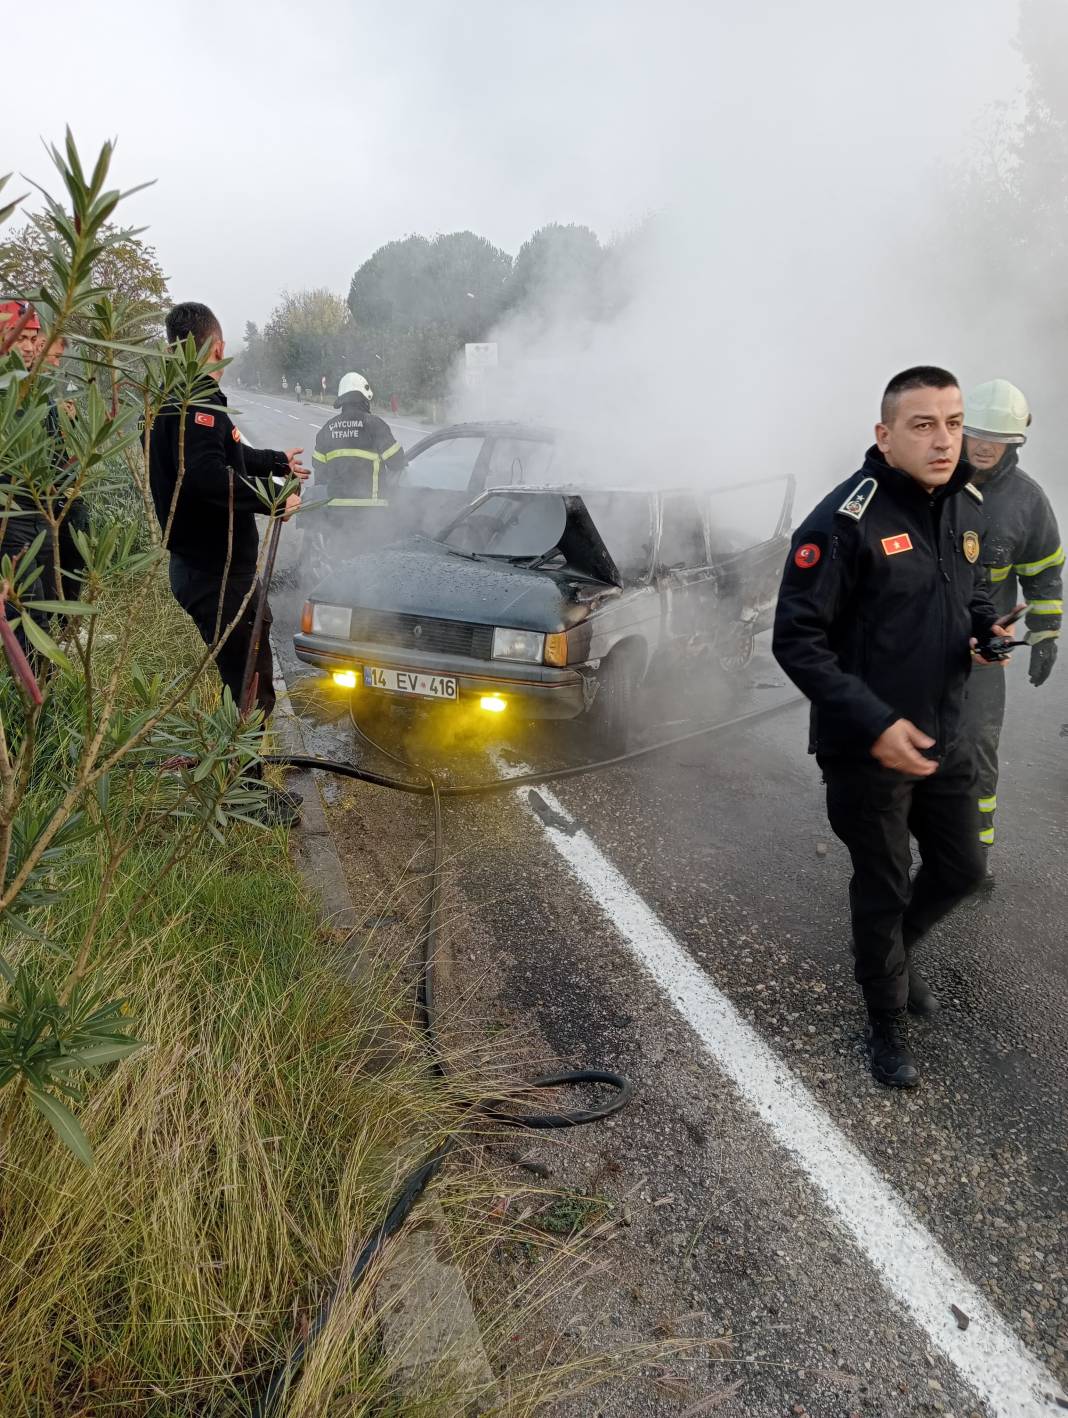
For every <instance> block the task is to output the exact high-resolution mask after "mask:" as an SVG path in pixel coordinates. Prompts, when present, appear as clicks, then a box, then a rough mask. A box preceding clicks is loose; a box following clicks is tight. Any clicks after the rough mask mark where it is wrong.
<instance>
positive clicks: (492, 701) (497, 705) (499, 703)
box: [478, 694, 508, 714]
mask: <svg viewBox="0 0 1068 1418" xmlns="http://www.w3.org/2000/svg"><path fill="white" fill-rule="evenodd" d="M478 707H479V708H480V709H485V711H486V713H487V714H503V713H504V711H505V710H506V709H507V708H508V701H507V699H502V698H501V696H500V695H499V694H484V695H483V696H482V698H481V699H480V700H479V701H478Z"/></svg>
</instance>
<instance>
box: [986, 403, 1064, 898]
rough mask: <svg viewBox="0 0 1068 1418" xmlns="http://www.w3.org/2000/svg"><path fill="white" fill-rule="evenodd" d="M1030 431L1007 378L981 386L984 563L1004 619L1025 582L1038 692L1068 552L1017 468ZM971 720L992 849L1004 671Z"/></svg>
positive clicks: (992, 674) (1054, 632)
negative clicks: (1065, 555)
mask: <svg viewBox="0 0 1068 1418" xmlns="http://www.w3.org/2000/svg"><path fill="white" fill-rule="evenodd" d="M1030 426H1031V411H1030V409H1029V408H1028V406H1027V400H1026V399H1025V398H1024V396H1023V394H1022V393H1021V392H1020V390H1019V389H1017V388H1016V386H1015V385H1014V384H1010V383H1009V382H1008V380H1007V379H991V380H990V381H989V383H986V384H980V385H979V387H978V388H977V389H973V390H972V391H971V393H970V394H969V395H968V397H967V399H966V400H965V404H964V445H965V456H966V457H967V459H968V462H969V463H970V464H971V466H972V482H973V483H974V484H975V485H976V486H977V487H978V488H979V489H980V490H981V491H982V495H983V520H984V523H985V531H984V535H983V562H984V564H985V566H986V570H987V575H988V576H989V578H990V594H991V597H992V599H993V601H994V604H995V606H996V607H997V608H998V610H999V612H1001V613H1002V614H1005V613H1007V612H1008V611H1011V609H1012V607H1013V606H1014V605H1015V603H1016V599H1017V579H1018V580H1019V590H1020V594H1021V596H1022V597H1023V598H1025V599H1026V601H1027V641H1028V643H1029V645H1030V646H1031V663H1030V667H1029V673H1030V680H1031V683H1032V684H1033V685H1035V687H1036V688H1037V687H1038V686H1039V685H1043V684H1045V682H1046V680H1047V679H1049V676H1050V672H1051V671H1052V669H1053V664H1054V661H1055V660H1056V658H1057V636H1058V635H1059V634H1060V629H1061V611H1062V608H1063V606H1062V596H1063V590H1062V586H1061V579H1062V567H1063V565H1064V547H1063V546H1062V545H1061V535H1060V532H1059V531H1058V530H1057V519H1056V517H1055V516H1054V515H1053V508H1052V507H1051V506H1050V504H1049V498H1048V497H1047V496H1046V494H1045V493H1044V492H1043V491H1042V489H1041V488H1040V487H1039V485H1038V483H1036V482H1035V481H1034V480H1033V479H1032V478H1031V477H1029V476H1028V475H1027V473H1025V472H1024V471H1023V469H1022V468H1020V467H1019V464H1018V461H1017V460H1018V457H1019V449H1020V448H1021V447H1022V446H1023V444H1024V443H1026V442H1027V430H1028V428H1030ZM1021 653H1022V652H1021ZM964 714H965V723H966V725H967V727H968V732H969V734H970V735H971V738H972V741H973V743H974V745H975V751H976V757H977V758H978V762H979V782H978V786H977V791H978V794H979V814H980V823H981V826H980V832H979V840H980V841H981V842H982V844H983V846H984V847H986V848H990V847H992V846H993V845H994V812H995V809H996V808H997V791H998V742H999V739H1000V737H1001V725H1002V723H1003V721H1004V718H1005V673H1004V666H1003V665H994V666H991V667H990V668H987V669H983V670H982V671H981V672H979V673H976V674H974V675H973V676H972V678H971V680H970V681H969V683H968V692H967V695H966V698H965V709H964ZM985 856H986V860H987V864H988V865H987V876H986V884H987V885H988V886H992V885H993V884H994V874H993V872H992V871H991V870H990V867H989V862H990V853H989V851H987V852H986V853H985Z"/></svg>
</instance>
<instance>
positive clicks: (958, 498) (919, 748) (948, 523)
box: [773, 365, 1011, 1088]
mask: <svg viewBox="0 0 1068 1418" xmlns="http://www.w3.org/2000/svg"><path fill="white" fill-rule="evenodd" d="M963 427H964V406H963V401H962V399H961V392H960V388H959V386H958V384H957V381H956V379H955V378H954V377H953V375H952V374H950V373H949V372H948V371H947V370H944V369H939V368H937V367H934V366H927V365H924V366H917V367H915V368H913V369H906V370H904V371H903V372H902V373H901V374H898V375H896V376H895V377H894V378H893V379H891V381H890V383H889V384H888V385H887V387H886V391H885V393H884V395H883V400H882V409H881V413H880V419H879V422H878V424H877V425H876V427H875V440H876V441H875V446H874V447H872V448H870V449H869V450H868V452H867V454H866V455H865V458H864V463H863V466H862V467H861V469H860V471H859V472H858V473H855V474H854V475H853V476H852V477H851V478H849V479H847V480H846V481H845V482H843V483H842V484H840V485H839V486H838V487H836V488H835V489H834V490H833V491H832V492H830V493H829V494H828V495H827V496H826V497H825V498H824V499H823V500H822V501H821V502H820V503H819V504H818V505H817V506H816V508H815V509H814V510H813V511H812V512H811V513H810V514H809V516H808V517H807V518H805V520H804V521H803V523H802V524H801V529H800V531H798V532H797V533H796V534H795V536H794V538H793V542H792V545H791V548H790V555H789V559H788V560H787V564H786V569H785V572H784V575H783V581H782V586H781V589H780V592H779V601H778V606H777V609H776V616H775V629H774V637H773V649H774V654H775V658H776V659H777V660H778V662H779V664H780V665H781V666H782V668H783V669H784V670H785V671H786V673H787V674H788V675H789V677H790V678H791V679H792V680H793V682H794V683H795V684H796V685H797V687H798V688H799V689H800V690H801V691H802V692H803V693H804V694H805V695H807V697H808V698H809V699H810V700H811V702H812V728H811V739H810V750H811V751H812V752H814V753H815V754H816V758H817V762H818V763H819V766H820V768H821V769H822V771H823V776H824V780H825V782H826V785H827V814H828V817H829V819H830V823H831V828H832V830H833V831H834V833H835V834H836V836H838V837H839V838H840V839H841V840H842V842H843V843H844V844H845V846H846V847H847V848H848V850H849V854H850V858H851V860H852V864H853V879H852V881H851V882H850V887H849V900H850V908H851V916H852V930H853V953H854V959H855V973H856V979H857V983H858V984H859V986H860V988H861V991H862V994H863V997H864V1003H865V1005H866V1008H867V1016H868V1017H867V1027H866V1031H865V1040H866V1046H867V1052H868V1058H869V1062H870V1065H871V1071H872V1074H873V1075H874V1077H875V1078H876V1079H877V1080H878V1081H879V1082H880V1083H883V1084H887V1085H889V1086H894V1087H902V1088H911V1087H913V1086H914V1085H915V1084H916V1083H917V1082H918V1081H919V1070H918V1068H917V1066H916V1060H915V1057H914V1055H913V1053H912V1049H911V1045H910V1040H909V1032H908V1015H907V1009H908V1008H911V1009H912V1010H913V1012H915V1013H920V1014H930V1013H933V1012H934V1011H935V1010H936V1009H937V1008H938V1004H937V1000H936V999H935V997H934V995H933V992H932V991H931V989H930V988H929V986H928V985H927V984H926V982H925V981H924V980H923V978H922V977H921V976H920V974H919V973H918V971H917V970H916V968H915V965H914V963H913V951H914V949H915V947H916V945H917V943H918V942H919V940H920V939H921V938H922V937H923V936H924V934H925V933H926V932H927V931H928V930H929V929H930V928H931V926H933V925H934V924H935V922H936V921H938V920H940V919H941V918H942V917H943V916H945V915H946V914H947V912H949V911H950V910H952V909H953V907H954V906H956V905H957V904H958V902H959V901H961V900H962V899H963V898H964V897H965V896H967V895H968V894H969V893H971V892H972V891H974V890H975V889H976V888H977V887H978V885H979V883H980V882H981V880H982V876H983V859H982V851H981V848H980V846H979V838H978V807H977V803H976V796H975V776H976V775H975V764H974V758H973V756H972V754H971V752H970V750H969V747H968V745H967V744H966V743H965V742H964V741H963V740H962V734H961V705H962V701H963V697H964V687H965V683H966V681H967V679H968V674H969V671H970V668H971V663H972V661H973V660H976V661H978V662H980V663H986V659H985V657H984V656H983V654H982V648H983V647H985V646H987V645H988V643H989V642H990V641H991V639H992V638H993V637H1006V638H1011V632H1008V631H1005V630H1004V629H1003V628H1002V627H1000V626H999V625H998V624H997V621H998V613H997V610H996V609H995V607H994V605H993V603H992V602H991V600H990V598H989V596H988V595H987V593H986V591H985V589H984V585H983V580H982V568H981V567H980V566H979V565H978V563H979V555H980V538H979V534H978V531H977V530H976V528H977V524H978V511H979V501H978V497H977V496H973V494H972V493H970V492H969V491H968V490H967V483H968V479H969V476H970V469H969V468H968V466H967V464H962V463H960V453H961V442H962V438H963ZM910 833H911V835H912V836H914V837H915V838H916V841H917V844H918V846H919V850H920V860H921V865H920V870H919V872H918V873H917V875H916V878H915V881H912V880H911V879H910V868H911V866H912V851H911V846H910V840H909V839H910Z"/></svg>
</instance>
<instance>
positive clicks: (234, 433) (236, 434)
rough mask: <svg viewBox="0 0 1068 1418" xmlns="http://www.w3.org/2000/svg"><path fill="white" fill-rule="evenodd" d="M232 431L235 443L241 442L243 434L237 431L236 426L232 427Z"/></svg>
mask: <svg viewBox="0 0 1068 1418" xmlns="http://www.w3.org/2000/svg"><path fill="white" fill-rule="evenodd" d="M230 433H231V435H232V437H233V440H234V442H235V443H240V442H241V435H240V433H239V432H238V431H237V429H236V428H232V429H231V430H230Z"/></svg>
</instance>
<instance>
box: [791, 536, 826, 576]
mask: <svg viewBox="0 0 1068 1418" xmlns="http://www.w3.org/2000/svg"><path fill="white" fill-rule="evenodd" d="M822 555H823V553H822V552H821V551H820V549H819V547H818V546H817V545H816V543H815V542H806V543H805V544H804V546H800V547H798V548H797V550H796V551H795V552H794V565H795V566H799V567H800V568H801V570H802V571H807V570H808V569H809V567H810V566H815V565H816V562H817V561H819V559H820V557H821V556H822Z"/></svg>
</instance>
